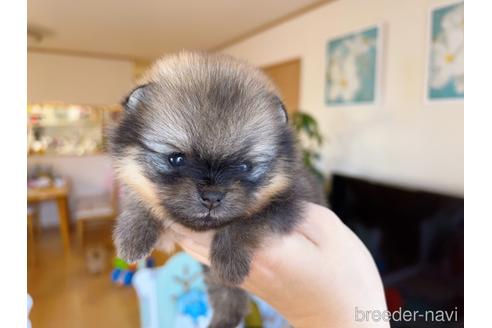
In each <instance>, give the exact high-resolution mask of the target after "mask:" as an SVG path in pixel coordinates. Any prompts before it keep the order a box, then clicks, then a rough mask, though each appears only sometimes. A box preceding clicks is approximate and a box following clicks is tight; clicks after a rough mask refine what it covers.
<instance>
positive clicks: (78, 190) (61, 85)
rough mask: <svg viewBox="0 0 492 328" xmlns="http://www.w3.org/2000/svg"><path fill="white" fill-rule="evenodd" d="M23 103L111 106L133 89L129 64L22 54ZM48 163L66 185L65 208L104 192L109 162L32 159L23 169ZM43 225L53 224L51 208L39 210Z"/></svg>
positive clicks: (101, 159)
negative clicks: (24, 68) (24, 59)
mask: <svg viewBox="0 0 492 328" xmlns="http://www.w3.org/2000/svg"><path fill="white" fill-rule="evenodd" d="M27 64H28V66H27V67H28V78H27V87H28V89H27V92H28V95H27V97H28V101H29V102H47V101H48V102H49V101H63V102H67V103H76V104H96V105H104V104H115V103H118V102H120V101H121V99H122V98H123V96H124V95H125V93H126V92H128V90H129V89H130V88H131V86H132V84H133V66H134V64H133V62H130V61H119V60H118V61H117V60H107V59H94V58H87V57H74V56H62V55H51V54H40V53H28V56H27ZM37 163H40V164H49V165H51V166H52V167H53V169H54V171H55V172H56V173H58V174H61V175H65V176H68V177H69V178H70V180H71V183H72V190H71V203H72V204H73V200H74V199H75V198H76V197H77V196H79V195H87V194H98V193H101V192H104V190H105V189H107V188H108V176H109V174H110V168H111V163H110V159H109V157H108V156H107V155H95V156H83V157H70V156H34V157H30V158H29V159H28V166H31V165H34V164H37ZM41 222H42V225H44V226H50V225H56V224H57V223H58V216H57V212H56V206H55V204H53V203H45V204H43V206H42V208H41Z"/></svg>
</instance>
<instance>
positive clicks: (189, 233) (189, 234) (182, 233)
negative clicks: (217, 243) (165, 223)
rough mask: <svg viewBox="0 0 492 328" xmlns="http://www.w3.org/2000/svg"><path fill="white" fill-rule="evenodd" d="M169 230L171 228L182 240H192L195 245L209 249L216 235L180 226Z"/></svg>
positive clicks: (174, 226) (174, 225) (177, 225)
mask: <svg viewBox="0 0 492 328" xmlns="http://www.w3.org/2000/svg"><path fill="white" fill-rule="evenodd" d="M169 228H171V230H172V231H173V232H174V234H175V235H177V236H178V238H180V239H183V240H184V239H188V240H192V241H193V242H194V243H195V244H198V245H200V246H202V247H206V248H207V249H209V248H210V244H211V243H212V238H213V235H214V233H213V232H212V231H204V232H196V231H193V230H191V229H188V228H186V227H184V226H182V225H180V224H173V225H171V226H170V227H169Z"/></svg>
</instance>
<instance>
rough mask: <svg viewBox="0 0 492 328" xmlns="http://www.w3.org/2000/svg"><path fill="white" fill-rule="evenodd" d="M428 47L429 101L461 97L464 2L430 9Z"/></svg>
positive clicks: (462, 91)
mask: <svg viewBox="0 0 492 328" xmlns="http://www.w3.org/2000/svg"><path fill="white" fill-rule="evenodd" d="M430 25H431V32H430V33H431V46H430V54H429V67H428V79H427V98H428V99H429V100H449V99H462V98H463V97H464V91H465V84H464V78H465V73H464V4H463V3H456V4H452V5H447V6H444V7H439V8H436V9H434V10H432V12H431V24H430Z"/></svg>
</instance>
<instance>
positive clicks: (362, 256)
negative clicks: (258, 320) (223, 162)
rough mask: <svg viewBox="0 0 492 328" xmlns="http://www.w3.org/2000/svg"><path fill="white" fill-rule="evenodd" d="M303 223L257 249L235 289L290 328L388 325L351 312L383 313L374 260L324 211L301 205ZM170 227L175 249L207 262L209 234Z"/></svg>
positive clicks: (321, 208) (382, 293)
mask: <svg viewBox="0 0 492 328" xmlns="http://www.w3.org/2000/svg"><path fill="white" fill-rule="evenodd" d="M304 216H305V218H304V220H303V222H302V223H301V224H300V225H299V226H298V227H297V228H296V229H295V231H293V232H292V233H291V234H289V235H283V236H271V237H269V239H268V240H264V241H263V243H262V244H261V245H260V247H259V248H258V249H257V251H256V253H255V255H254V257H253V261H252V263H251V271H250V273H249V275H248V277H247V278H246V280H245V281H244V283H243V284H242V286H241V287H243V288H244V289H246V290H247V291H249V292H252V293H253V294H255V295H257V296H259V297H260V298H262V299H263V300H264V301H266V302H267V303H269V304H270V305H271V306H273V307H274V308H275V309H276V310H277V311H279V312H280V313H281V314H282V315H283V316H284V317H285V318H286V319H287V320H288V321H289V322H290V323H291V324H292V325H293V326H294V327H296V328H304V327H306V328H318V327H337V328H345V327H389V323H388V322H383V321H380V322H373V321H364V322H357V321H356V320H355V309H356V307H357V308H358V309H363V310H379V311H384V310H386V303H385V297H384V292H383V286H382V283H381V279H380V277H379V273H378V271H377V269H376V266H375V264H374V261H373V259H372V257H371V255H370V254H369V252H368V251H367V249H366V248H365V246H364V245H363V244H362V242H361V241H360V240H359V239H358V238H357V237H356V236H355V234H354V233H353V232H352V231H351V230H350V229H348V228H347V227H346V226H345V225H344V224H343V223H342V222H341V221H340V219H339V218H338V217H337V216H336V215H335V214H334V213H333V212H332V211H330V210H329V209H327V208H325V207H322V206H318V205H315V204H312V203H306V207H305V211H304ZM171 229H172V230H173V233H174V235H175V237H176V240H177V241H178V243H179V244H180V245H181V247H182V248H183V249H184V250H185V251H187V252H188V253H189V254H190V255H191V256H193V257H194V258H196V259H197V260H198V261H200V262H202V263H204V264H207V265H208V264H209V250H210V243H211V240H212V237H213V233H214V232H213V231H209V232H200V233H198V232H193V231H190V230H189V229H186V228H184V227H182V226H179V225H172V226H171Z"/></svg>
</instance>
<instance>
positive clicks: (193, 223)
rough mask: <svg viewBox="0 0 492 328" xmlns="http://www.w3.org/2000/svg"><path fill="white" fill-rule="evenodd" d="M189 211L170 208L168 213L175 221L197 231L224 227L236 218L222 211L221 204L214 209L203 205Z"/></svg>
mask: <svg viewBox="0 0 492 328" xmlns="http://www.w3.org/2000/svg"><path fill="white" fill-rule="evenodd" d="M190 207H192V206H190ZM187 212H188V211H182V210H174V209H170V208H168V213H169V214H170V215H171V217H170V218H171V219H172V220H173V221H175V222H177V223H180V224H182V225H184V226H185V227H187V228H190V229H192V230H196V231H205V230H212V229H218V228H222V227H224V226H226V225H228V224H230V223H231V222H232V221H233V220H234V218H231V217H228V216H225V215H224V214H225V213H221V212H222V210H221V208H220V206H219V207H216V208H212V209H208V208H205V207H201V208H200V209H199V210H197V209H195V210H194V211H190V212H189V213H187Z"/></svg>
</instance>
